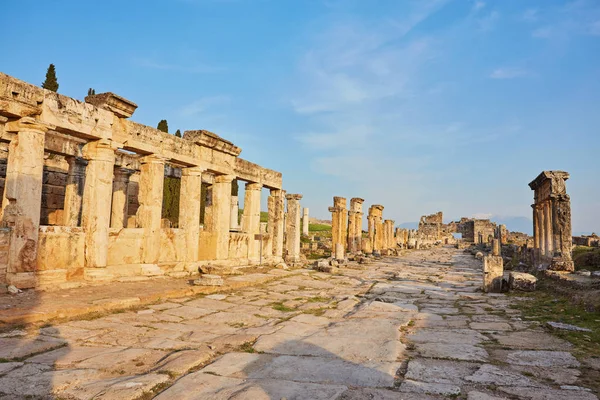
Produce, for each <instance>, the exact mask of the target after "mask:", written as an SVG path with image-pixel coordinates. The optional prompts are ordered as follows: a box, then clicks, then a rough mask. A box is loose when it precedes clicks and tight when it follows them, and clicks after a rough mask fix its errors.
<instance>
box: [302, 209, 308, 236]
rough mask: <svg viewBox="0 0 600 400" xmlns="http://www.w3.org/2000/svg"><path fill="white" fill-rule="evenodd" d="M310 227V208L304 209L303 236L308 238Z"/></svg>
mask: <svg viewBox="0 0 600 400" xmlns="http://www.w3.org/2000/svg"><path fill="white" fill-rule="evenodd" d="M308 225H309V217H308V208H307V207H304V208H303V209H302V235H303V236H308Z"/></svg>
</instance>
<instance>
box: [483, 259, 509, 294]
mask: <svg viewBox="0 0 600 400" xmlns="http://www.w3.org/2000/svg"><path fill="white" fill-rule="evenodd" d="M503 276H504V264H503V261H502V257H500V256H494V255H490V256H485V257H484V259H483V291H484V292H487V293H500V292H501V291H502V279H503V278H502V277H503Z"/></svg>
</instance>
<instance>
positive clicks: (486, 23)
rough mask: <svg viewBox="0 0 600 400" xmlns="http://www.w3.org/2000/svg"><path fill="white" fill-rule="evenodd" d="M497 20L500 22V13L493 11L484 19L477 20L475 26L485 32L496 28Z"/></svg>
mask: <svg viewBox="0 0 600 400" xmlns="http://www.w3.org/2000/svg"><path fill="white" fill-rule="evenodd" d="M498 20H500V13H499V12H498V11H496V10H494V11H492V12H490V13H489V14H487V15H486V16H485V17H482V18H479V19H478V20H477V25H478V26H479V30H481V31H484V32H487V31H491V30H492V29H494V28H495V27H496V24H497V23H498Z"/></svg>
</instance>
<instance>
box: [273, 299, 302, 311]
mask: <svg viewBox="0 0 600 400" xmlns="http://www.w3.org/2000/svg"><path fill="white" fill-rule="evenodd" d="M271 308H273V310H277V311H282V312H292V311H295V310H296V309H295V308H291V307H288V306H286V305H285V304H283V302H281V301H279V302H276V303H271Z"/></svg>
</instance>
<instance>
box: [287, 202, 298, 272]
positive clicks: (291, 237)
mask: <svg viewBox="0 0 600 400" xmlns="http://www.w3.org/2000/svg"><path fill="white" fill-rule="evenodd" d="M285 198H286V200H287V215H286V221H285V222H286V227H285V244H286V257H285V260H286V261H287V262H288V263H290V264H294V263H298V262H300V199H302V195H301V194H287V195H286V196H285Z"/></svg>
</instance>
